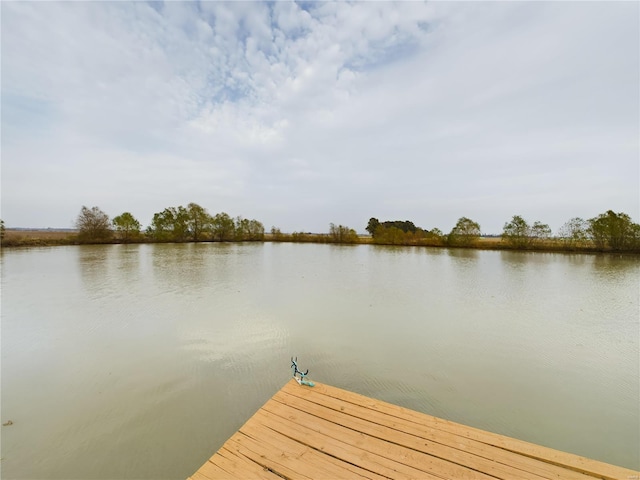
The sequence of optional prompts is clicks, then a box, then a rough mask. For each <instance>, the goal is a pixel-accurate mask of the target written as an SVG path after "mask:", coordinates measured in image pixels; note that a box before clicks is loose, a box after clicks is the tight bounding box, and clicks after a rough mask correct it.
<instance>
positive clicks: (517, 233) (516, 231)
mask: <svg viewBox="0 0 640 480" xmlns="http://www.w3.org/2000/svg"><path fill="white" fill-rule="evenodd" d="M502 239H503V240H504V241H506V242H507V243H508V244H509V245H511V246H512V247H516V248H526V247H528V246H530V245H531V227H530V226H529V224H528V223H527V222H526V220H525V219H524V218H522V217H521V216H519V215H514V216H513V218H512V219H511V221H510V222H507V223H505V224H504V228H503V230H502Z"/></svg>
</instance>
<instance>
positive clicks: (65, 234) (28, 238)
mask: <svg viewBox="0 0 640 480" xmlns="http://www.w3.org/2000/svg"><path fill="white" fill-rule="evenodd" d="M247 241H248V240H245V241H231V242H228V241H227V242H225V243H244V242H247ZM249 242H254V243H255V242H263V243H264V242H274V243H325V244H333V245H381V246H391V247H394V246H395V247H433V248H455V249H464V250H509V251H518V252H540V253H580V254H598V253H617V254H631V255H639V254H640V249H638V250H625V251H616V250H611V249H598V248H596V247H595V246H593V245H570V246H569V245H565V244H564V242H563V241H562V240H561V239H557V238H556V239H549V240H545V241H544V243H539V244H537V245H529V246H526V247H514V246H512V245H509V244H507V243H506V242H505V241H503V239H502V238H501V237H499V236H487V237H480V238H479V239H477V240H476V241H475V242H474V243H473V244H470V245H448V244H447V243H446V240H445V239H428V240H423V241H414V242H406V243H384V242H377V241H375V239H374V238H372V237H369V236H359V237H358V238H357V239H356V240H355V241H351V242H335V241H333V240H332V239H331V238H330V236H329V235H328V234H314V233H292V234H279V235H273V234H270V233H265V235H264V238H263V239H262V240H252V241H249ZM155 243H220V242H219V241H217V240H212V239H205V240H199V241H198V242H193V241H185V242H158V241H154V240H151V239H148V238H146V237H145V236H144V235H141V236H140V237H138V238H135V239H129V240H128V241H124V240H123V239H118V238H113V239H111V240H107V241H97V242H90V241H89V242H87V241H80V240H79V238H78V233H77V231H75V230H70V229H59V230H56V229H10V228H7V229H6V230H5V235H4V238H3V240H2V243H1V244H0V246H1V247H2V248H28V247H56V246H70V245H118V244H155Z"/></svg>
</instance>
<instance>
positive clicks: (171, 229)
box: [75, 203, 264, 243]
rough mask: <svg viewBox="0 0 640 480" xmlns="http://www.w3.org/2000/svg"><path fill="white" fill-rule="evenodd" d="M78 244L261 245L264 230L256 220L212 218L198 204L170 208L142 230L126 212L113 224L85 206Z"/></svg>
mask: <svg viewBox="0 0 640 480" xmlns="http://www.w3.org/2000/svg"><path fill="white" fill-rule="evenodd" d="M75 225H76V228H77V229H78V240H79V241H81V242H86V243H95V242H111V241H113V240H118V241H122V242H125V243H128V242H140V241H154V242H202V241H221V242H225V241H240V242H244V241H261V240H264V226H263V225H262V223H260V222H259V221H257V220H249V219H246V218H242V217H240V216H238V217H235V218H232V217H231V216H230V215H229V214H227V213H224V212H222V213H218V214H216V215H211V214H209V212H208V211H207V209H205V208H203V207H201V206H200V205H198V204H196V203H189V204H188V205H187V206H186V207H184V206H182V205H180V206H178V207H167V208H165V209H164V210H162V211H161V212H158V213H155V214H154V215H153V219H152V220H151V224H150V225H149V226H148V227H147V229H146V230H144V231H142V230H141V225H140V222H139V221H138V220H137V219H136V218H135V217H134V216H133V215H132V214H131V213H130V212H124V213H122V214H120V215H118V216H116V217H114V218H113V220H111V219H110V218H109V215H107V214H106V213H105V212H103V211H102V210H101V209H100V208H98V207H92V208H88V207H85V206H83V207H82V208H81V210H80V213H79V214H78V217H77V219H76V223H75Z"/></svg>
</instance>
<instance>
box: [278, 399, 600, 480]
mask: <svg viewBox="0 0 640 480" xmlns="http://www.w3.org/2000/svg"><path fill="white" fill-rule="evenodd" d="M299 392H301V390H300V389H298V390H297V391H296V389H287V390H286V391H285V390H284V389H283V390H282V391H281V392H279V393H278V394H276V395H275V396H274V399H276V400H278V399H280V398H282V397H280V394H281V393H282V394H285V395H286V394H288V395H294V396H299V398H303V399H304V398H305V397H306V395H305V394H304V392H302V394H301V395H298V393H299ZM365 398H366V397H365ZM369 400H370V399H369ZM313 403H314V404H319V405H323V406H326V407H328V408H332V409H334V410H340V411H341V412H343V413H345V414H347V415H351V416H354V417H357V418H360V419H363V420H366V421H367V422H368V423H373V424H375V425H380V426H381V427H382V428H385V427H386V428H391V429H394V430H398V431H400V432H404V433H407V434H410V435H414V436H416V437H419V438H420V439H422V440H424V443H423V444H422V445H417V446H416V443H415V442H414V441H411V442H410V443H408V444H405V446H407V447H409V448H417V449H418V450H420V451H423V452H425V453H430V454H433V455H436V456H438V457H440V458H445V459H449V460H451V461H454V462H456V463H461V464H464V465H472V466H476V467H479V466H480V465H482V464H484V465H487V467H486V468H487V470H486V471H487V473H490V474H492V475H497V476H499V477H506V478H513V479H516V478H533V479H535V478H544V479H554V478H559V476H561V477H562V478H564V479H567V480H584V479H586V478H589V476H587V475H585V474H582V473H579V472H574V471H571V470H569V471H567V469H566V468H561V467H558V466H557V465H553V464H549V463H546V462H540V461H538V460H536V459H533V458H530V457H528V456H523V455H520V454H518V453H515V452H512V451H510V450H504V449H502V448H499V447H496V446H493V445H490V444H486V443H483V442H479V441H477V440H472V439H469V438H467V437H464V436H460V435H456V434H452V433H449V432H447V431H444V430H437V429H434V428H432V427H430V426H428V425H425V424H424V423H422V422H419V421H413V420H407V419H405V418H400V417H398V416H394V415H389V414H387V413H382V412H379V411H376V410H375V409H372V408H370V407H371V405H370V403H371V402H370V401H368V402H367V403H369V406H367V407H364V406H362V405H359V404H354V403H345V402H344V401H341V400H339V399H336V398H333V397H325V398H323V396H315V397H314V402H313ZM294 406H296V407H298V408H305V406H304V405H294ZM345 418H348V417H345ZM374 428H375V427H374ZM377 430H379V432H374V433H372V435H376V434H382V435H383V436H385V437H386V438H391V437H389V436H387V435H384V433H383V431H382V429H381V428H377ZM423 447H424V448H423ZM462 452H465V453H466V454H469V455H470V456H467V455H464V454H463V453H462ZM473 455H476V456H477V457H480V458H478V459H476V458H475V457H473ZM481 459H484V460H481ZM486 460H488V461H489V462H490V463H487V462H486ZM479 464H480V465H479ZM499 464H501V465H499Z"/></svg>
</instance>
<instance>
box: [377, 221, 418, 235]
mask: <svg viewBox="0 0 640 480" xmlns="http://www.w3.org/2000/svg"><path fill="white" fill-rule="evenodd" d="M381 225H382V226H384V227H395V228H397V229H399V230H402V231H403V232H405V233H407V232H411V233H414V232H415V231H416V230H418V227H416V226H415V225H414V224H413V222H410V221H409V220H404V221H403V220H393V221H387V222H382V223H381Z"/></svg>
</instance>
